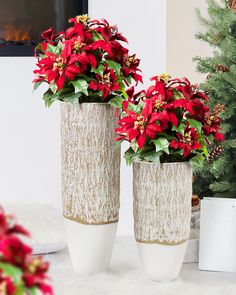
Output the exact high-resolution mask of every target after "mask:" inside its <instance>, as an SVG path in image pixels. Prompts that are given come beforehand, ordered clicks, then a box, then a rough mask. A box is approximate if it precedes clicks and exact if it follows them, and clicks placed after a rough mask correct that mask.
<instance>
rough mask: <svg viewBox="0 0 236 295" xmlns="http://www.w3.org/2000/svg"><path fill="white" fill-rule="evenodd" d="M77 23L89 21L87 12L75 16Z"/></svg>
mask: <svg viewBox="0 0 236 295" xmlns="http://www.w3.org/2000/svg"><path fill="white" fill-rule="evenodd" d="M76 21H77V23H82V24H86V23H87V22H88V21H89V16H88V15H87V14H82V15H78V16H76Z"/></svg>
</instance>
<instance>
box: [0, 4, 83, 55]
mask: <svg viewBox="0 0 236 295" xmlns="http://www.w3.org/2000/svg"><path fill="white" fill-rule="evenodd" d="M0 7H1V10H0V56H33V54H34V48H35V46H36V44H37V43H38V42H40V41H41V40H42V39H41V33H42V32H43V31H45V30H46V29H48V28H50V27H53V28H54V29H55V31H56V32H59V31H62V30H65V29H66V28H67V27H68V21H67V20H68V19H69V18H71V17H74V16H75V15H79V14H85V13H88V0H40V1H32V0H21V1H19V0H7V1H6V0H0Z"/></svg>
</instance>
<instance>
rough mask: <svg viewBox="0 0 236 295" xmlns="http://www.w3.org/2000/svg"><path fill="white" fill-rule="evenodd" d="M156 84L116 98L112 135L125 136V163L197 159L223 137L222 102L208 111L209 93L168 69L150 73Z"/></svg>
mask: <svg viewBox="0 0 236 295" xmlns="http://www.w3.org/2000/svg"><path fill="white" fill-rule="evenodd" d="M151 80H152V81H154V85H152V86H150V87H149V88H148V89H147V91H146V90H142V91H140V92H139V93H136V94H134V88H133V87H131V88H130V89H128V90H127V95H128V99H126V100H125V101H122V100H119V101H117V103H116V105H117V107H119V108H120V118H119V121H118V125H119V127H118V128H116V129H115V132H116V133H117V134H118V135H119V136H118V138H116V140H118V141H124V140H126V141H129V142H130V148H129V149H128V150H127V151H126V153H125V158H126V161H127V163H128V164H131V163H132V162H133V161H134V160H136V159H138V160H144V161H150V162H157V163H160V162H161V163H164V162H180V161H191V162H196V163H201V162H202V160H203V159H204V158H205V157H207V156H208V151H207V147H208V145H210V144H211V143H212V142H213V141H215V140H216V141H223V140H224V136H223V134H222V133H221V132H220V130H221V128H220V123H221V119H220V117H219V113H220V112H221V111H222V110H223V108H224V107H223V106H222V105H217V106H215V108H214V113H213V114H211V113H210V109H209V107H208V105H207V101H208V97H207V95H206V94H205V93H204V92H203V91H201V90H200V89H199V88H198V86H197V85H192V84H191V83H190V82H189V80H188V79H187V78H182V79H179V78H176V79H171V77H170V76H169V75H167V74H162V75H160V76H156V77H153V78H151Z"/></svg>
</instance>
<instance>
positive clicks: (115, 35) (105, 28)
mask: <svg viewBox="0 0 236 295" xmlns="http://www.w3.org/2000/svg"><path fill="white" fill-rule="evenodd" d="M93 26H95V30H96V32H97V33H100V34H101V35H102V37H103V39H104V40H105V41H113V40H119V41H123V42H126V43H128V41H127V39H126V38H125V37H124V36H122V34H121V33H119V31H118V27H117V26H116V25H112V26H111V25H110V24H109V23H108V21H107V20H105V19H102V20H101V21H99V20H93V21H91V24H90V27H93Z"/></svg>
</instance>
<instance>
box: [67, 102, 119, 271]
mask: <svg viewBox="0 0 236 295" xmlns="http://www.w3.org/2000/svg"><path fill="white" fill-rule="evenodd" d="M114 112H115V110H114V109H112V108H111V107H110V105H109V104H105V103H82V104H79V105H72V104H70V103H62V104H61V140H62V199H63V214H64V219H65V225H66V232H67V239H68V247H69V252H70V255H71V260H72V264H73V267H74V269H75V271H76V272H77V273H79V274H81V275H90V274H93V273H97V272H102V271H105V270H106V269H107V268H108V266H109V262H110V259H111V255H112V249H113V243H114V238H115V234H116V228H117V222H118V216H119V193H120V192H119V182H120V150H119V148H116V147H115V146H114V133H113V129H114V128H115V120H116V119H115V116H114Z"/></svg>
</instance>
